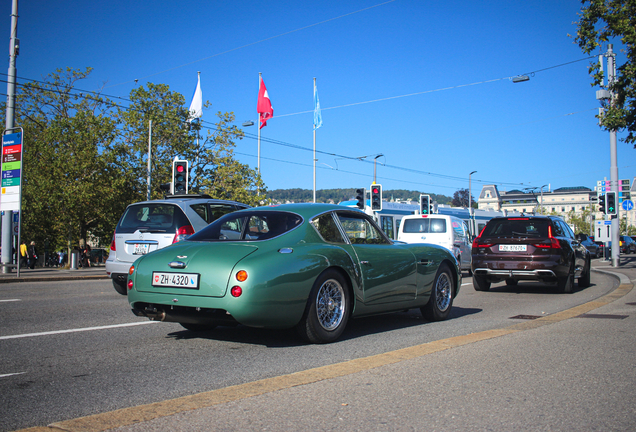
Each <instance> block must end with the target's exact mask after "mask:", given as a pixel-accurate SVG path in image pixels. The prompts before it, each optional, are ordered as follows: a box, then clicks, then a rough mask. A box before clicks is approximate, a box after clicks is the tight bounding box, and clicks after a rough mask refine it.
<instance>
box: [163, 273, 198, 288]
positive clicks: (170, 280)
mask: <svg viewBox="0 0 636 432" xmlns="http://www.w3.org/2000/svg"><path fill="white" fill-rule="evenodd" d="M152 286H159V287H172V288H190V289H199V275H198V274H196V273H161V272H152Z"/></svg>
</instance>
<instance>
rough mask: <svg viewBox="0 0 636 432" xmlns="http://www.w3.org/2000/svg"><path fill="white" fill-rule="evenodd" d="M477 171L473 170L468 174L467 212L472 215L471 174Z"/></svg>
mask: <svg viewBox="0 0 636 432" xmlns="http://www.w3.org/2000/svg"><path fill="white" fill-rule="evenodd" d="M476 172H477V171H473V172H471V173H470V174H468V213H469V214H470V216H471V217H472V215H473V203H472V201H473V192H472V191H473V188H472V183H471V182H472V179H471V176H472V175H473V174H475V173H476Z"/></svg>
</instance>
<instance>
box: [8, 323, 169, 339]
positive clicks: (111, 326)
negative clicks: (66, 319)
mask: <svg viewBox="0 0 636 432" xmlns="http://www.w3.org/2000/svg"><path fill="white" fill-rule="evenodd" d="M158 322H160V321H141V322H134V323H126V324H113V325H107V326H100V327H85V328H79V329H69V330H55V331H48V332H41V333H26V334H21V335H10V336H0V340H5V339H21V338H27V337H34V336H49V335H56V334H63V333H76V332H85V331H93V330H105V329H112V328H119V327H131V326H137V325H145V324H154V323H158Z"/></svg>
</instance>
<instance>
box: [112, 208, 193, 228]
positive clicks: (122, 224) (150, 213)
mask: <svg viewBox="0 0 636 432" xmlns="http://www.w3.org/2000/svg"><path fill="white" fill-rule="evenodd" d="M189 224H190V222H188V218H187V217H186V215H185V214H184V213H183V210H181V209H180V208H179V206H176V205H173V204H165V203H145V204H141V203H140V204H133V205H130V206H128V208H127V209H126V212H125V213H124V215H123V216H122V218H121V220H120V221H119V224H118V225H117V228H116V232H117V234H130V233H134V232H135V231H137V230H139V231H141V232H154V233H161V232H170V233H173V232H176V231H177V230H178V229H179V228H180V227H182V226H185V225H189Z"/></svg>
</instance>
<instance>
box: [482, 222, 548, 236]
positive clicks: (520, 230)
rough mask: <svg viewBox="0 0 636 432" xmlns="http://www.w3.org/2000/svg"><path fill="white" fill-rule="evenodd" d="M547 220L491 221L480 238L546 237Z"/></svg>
mask: <svg viewBox="0 0 636 432" xmlns="http://www.w3.org/2000/svg"><path fill="white" fill-rule="evenodd" d="M549 225H550V223H549V221H548V220H547V219H530V218H510V219H493V220H491V221H490V222H489V223H488V225H486V228H485V229H484V232H483V233H482V234H481V236H482V237H548V227H549Z"/></svg>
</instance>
